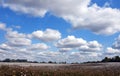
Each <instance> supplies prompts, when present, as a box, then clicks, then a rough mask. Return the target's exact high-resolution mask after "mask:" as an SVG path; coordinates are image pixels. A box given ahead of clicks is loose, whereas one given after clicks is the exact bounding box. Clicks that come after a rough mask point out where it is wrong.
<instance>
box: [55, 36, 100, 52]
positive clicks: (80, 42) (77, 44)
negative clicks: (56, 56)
mask: <svg viewBox="0 0 120 76" xmlns="http://www.w3.org/2000/svg"><path fill="white" fill-rule="evenodd" d="M55 46H56V47H58V48H60V51H69V50H72V49H76V48H77V49H79V50H80V51H84V52H96V51H101V50H102V45H101V44H100V43H98V42H97V41H90V42H87V41H86V40H84V39H82V38H76V37H74V36H68V37H67V38H64V39H61V40H59V41H58V42H57V43H56V44H55Z"/></svg>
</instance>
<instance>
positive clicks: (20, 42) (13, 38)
mask: <svg viewBox="0 0 120 76" xmlns="http://www.w3.org/2000/svg"><path fill="white" fill-rule="evenodd" d="M6 38H7V40H8V41H7V44H8V45H10V46H20V47H21V46H28V45H31V40H30V39H28V38H26V35H25V34H23V33H18V32H17V31H12V30H11V31H7V34H6Z"/></svg>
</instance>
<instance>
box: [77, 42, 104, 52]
mask: <svg viewBox="0 0 120 76" xmlns="http://www.w3.org/2000/svg"><path fill="white" fill-rule="evenodd" d="M79 50H80V51H84V52H85V51H87V52H88V51H89V52H90V51H91V52H95V51H101V50H102V45H101V44H100V43H98V42H97V41H90V42H88V43H87V44H86V45H83V46H80V47H79Z"/></svg>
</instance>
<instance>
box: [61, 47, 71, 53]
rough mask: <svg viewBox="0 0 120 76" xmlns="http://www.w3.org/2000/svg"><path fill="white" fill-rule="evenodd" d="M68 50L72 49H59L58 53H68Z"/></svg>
mask: <svg viewBox="0 0 120 76" xmlns="http://www.w3.org/2000/svg"><path fill="white" fill-rule="evenodd" d="M70 50H72V48H60V49H59V52H68V51H70Z"/></svg>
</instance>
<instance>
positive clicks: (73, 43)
mask: <svg viewBox="0 0 120 76" xmlns="http://www.w3.org/2000/svg"><path fill="white" fill-rule="evenodd" d="M86 43H87V42H86V41H85V40H83V39H82V38H75V37H74V36H68V37H67V38H64V39H61V40H59V41H58V43H57V44H56V46H57V47H58V48H76V47H79V46H81V45H84V44H86Z"/></svg>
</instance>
